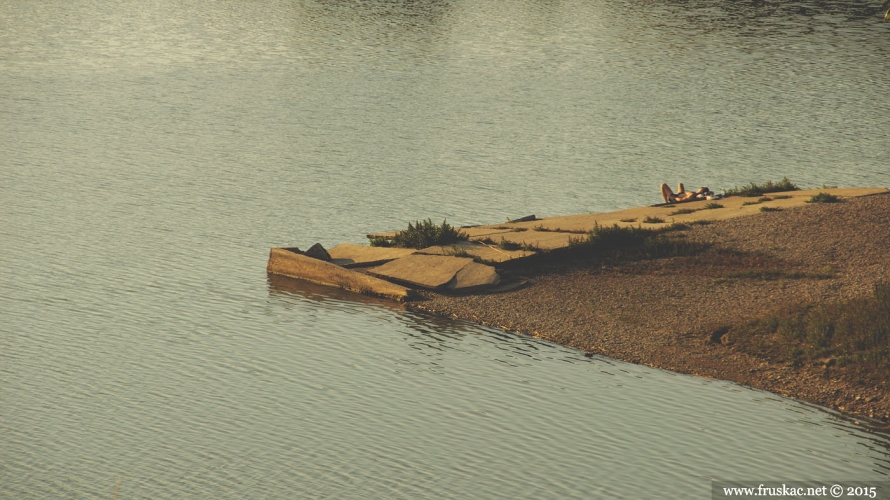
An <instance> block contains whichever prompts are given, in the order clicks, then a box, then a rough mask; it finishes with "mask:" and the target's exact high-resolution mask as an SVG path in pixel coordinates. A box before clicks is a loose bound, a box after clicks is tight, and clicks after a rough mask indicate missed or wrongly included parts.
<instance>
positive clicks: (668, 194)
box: [661, 182, 711, 203]
mask: <svg viewBox="0 0 890 500" xmlns="http://www.w3.org/2000/svg"><path fill="white" fill-rule="evenodd" d="M709 194H711V190H710V189H708V188H706V187H702V188H699V189H698V191H686V188H685V187H683V183H682V182H681V183H680V184H678V185H677V194H674V192H673V191H671V188H670V187H668V185H667V184H662V185H661V197H662V198H664V202H665V203H678V202H681V201H692V200H704V199H705V198H707V197H708V195H709Z"/></svg>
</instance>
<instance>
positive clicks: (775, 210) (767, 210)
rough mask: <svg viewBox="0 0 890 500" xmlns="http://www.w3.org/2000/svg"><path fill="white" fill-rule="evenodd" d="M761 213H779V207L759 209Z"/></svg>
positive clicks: (780, 209)
mask: <svg viewBox="0 0 890 500" xmlns="http://www.w3.org/2000/svg"><path fill="white" fill-rule="evenodd" d="M760 211H761V212H781V211H782V208H781V207H760Z"/></svg>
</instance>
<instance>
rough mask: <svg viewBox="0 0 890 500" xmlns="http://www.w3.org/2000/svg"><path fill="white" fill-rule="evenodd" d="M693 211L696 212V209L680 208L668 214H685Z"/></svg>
mask: <svg viewBox="0 0 890 500" xmlns="http://www.w3.org/2000/svg"><path fill="white" fill-rule="evenodd" d="M695 212H696V210H695V209H694V208H681V209H680V210H675V211H673V212H671V213H669V214H668V215H685V214H691V213H695Z"/></svg>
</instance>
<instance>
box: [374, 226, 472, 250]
mask: <svg viewBox="0 0 890 500" xmlns="http://www.w3.org/2000/svg"><path fill="white" fill-rule="evenodd" d="M467 239H469V236H468V235H467V233H465V232H463V231H461V230H460V229H455V228H454V227H453V226H451V225H450V224H448V222H447V221H444V220H443V221H442V225H441V226H437V225H436V224H433V220H432V219H427V220H425V221H415V223H414V224H413V225H412V224H411V223H410V222H409V223H408V229H405V230H404V231H399V232H397V233H396V234H395V235H394V236H392V237H379V238H372V239H371V246H380V247H391V246H395V247H402V248H417V249H421V248H426V247H431V246H435V245H451V244H453V243H457V242H458V241H465V240H467Z"/></svg>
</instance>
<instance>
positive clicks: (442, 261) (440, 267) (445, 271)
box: [368, 254, 473, 289]
mask: <svg viewBox="0 0 890 500" xmlns="http://www.w3.org/2000/svg"><path fill="white" fill-rule="evenodd" d="M471 262H473V259H471V258H469V257H446V256H441V255H422V254H413V255H409V256H407V257H403V258H401V259H396V260H394V261H391V262H387V263H386V264H383V265H382V266H377V267H372V268H369V269H368V272H369V273H371V274H375V275H377V276H380V277H383V278H386V279H394V280H398V281H400V282H403V283H408V284H410V285H412V286H419V287H423V288H433V289H435V288H441V287H444V286H445V285H447V284H448V283H449V282H450V281H451V280H452V279H454V276H455V275H456V274H457V273H458V271H460V270H461V269H463V268H464V267H466V266H467V264H470V263H471Z"/></svg>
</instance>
